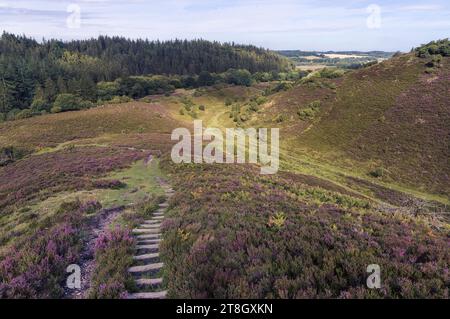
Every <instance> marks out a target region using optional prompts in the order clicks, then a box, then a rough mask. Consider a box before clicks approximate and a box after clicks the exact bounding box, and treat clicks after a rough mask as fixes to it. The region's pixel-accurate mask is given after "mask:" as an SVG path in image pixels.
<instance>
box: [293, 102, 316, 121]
mask: <svg viewBox="0 0 450 319" xmlns="http://www.w3.org/2000/svg"><path fill="white" fill-rule="evenodd" d="M320 106H321V102H320V101H319V100H317V101H313V102H311V103H309V104H308V105H307V106H306V107H305V108H303V109H300V110H298V111H297V114H298V116H299V117H300V119H301V120H303V121H306V120H309V119H313V118H314V117H315V116H316V114H317V113H318V112H319V110H320Z"/></svg>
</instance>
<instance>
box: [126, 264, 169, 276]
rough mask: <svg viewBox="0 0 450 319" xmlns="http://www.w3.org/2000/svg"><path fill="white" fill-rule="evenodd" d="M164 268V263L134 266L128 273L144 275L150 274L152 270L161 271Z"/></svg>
mask: <svg viewBox="0 0 450 319" xmlns="http://www.w3.org/2000/svg"><path fill="white" fill-rule="evenodd" d="M162 267H164V263H156V264H148V265H144V266H134V267H131V268H129V269H128V272H130V273H133V274H136V273H143V272H148V271H152V270H160V269H161V268H162Z"/></svg>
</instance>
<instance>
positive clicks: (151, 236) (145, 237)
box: [136, 234, 161, 239]
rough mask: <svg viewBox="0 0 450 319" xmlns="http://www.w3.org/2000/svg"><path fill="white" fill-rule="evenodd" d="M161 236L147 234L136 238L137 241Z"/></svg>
mask: <svg viewBox="0 0 450 319" xmlns="http://www.w3.org/2000/svg"><path fill="white" fill-rule="evenodd" d="M160 237H161V234H147V235H139V236H136V238H137V239H155V238H160Z"/></svg>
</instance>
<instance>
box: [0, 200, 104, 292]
mask: <svg viewBox="0 0 450 319" xmlns="http://www.w3.org/2000/svg"><path fill="white" fill-rule="evenodd" d="M93 209H97V208H95V207H93V205H92V204H90V203H87V204H82V203H80V202H73V203H65V204H63V205H61V207H60V209H59V210H58V212H57V213H56V215H55V216H53V217H52V218H49V219H47V220H45V221H44V222H42V224H41V225H39V226H40V227H37V228H36V230H35V231H34V232H33V233H32V234H30V235H28V236H24V237H22V238H20V240H19V241H18V243H16V244H15V245H14V246H12V247H11V248H10V249H9V250H8V251H7V252H6V253H5V254H4V256H3V257H2V258H1V261H0V298H20V299H24V298H26V299H30V298H40V299H42V298H60V297H62V296H63V294H64V288H63V287H64V285H65V283H64V281H65V276H66V268H67V266H69V265H70V264H74V263H76V262H77V260H78V258H79V253H80V248H81V243H82V234H83V217H84V215H85V214H86V213H87V212H89V211H92V210H93Z"/></svg>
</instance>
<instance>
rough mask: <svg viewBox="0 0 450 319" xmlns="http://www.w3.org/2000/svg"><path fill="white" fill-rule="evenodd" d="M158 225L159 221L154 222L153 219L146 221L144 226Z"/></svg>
mask: <svg viewBox="0 0 450 319" xmlns="http://www.w3.org/2000/svg"><path fill="white" fill-rule="evenodd" d="M157 223H159V221H158V220H153V219H149V220H146V221H145V222H144V224H147V225H151V224H157Z"/></svg>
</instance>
